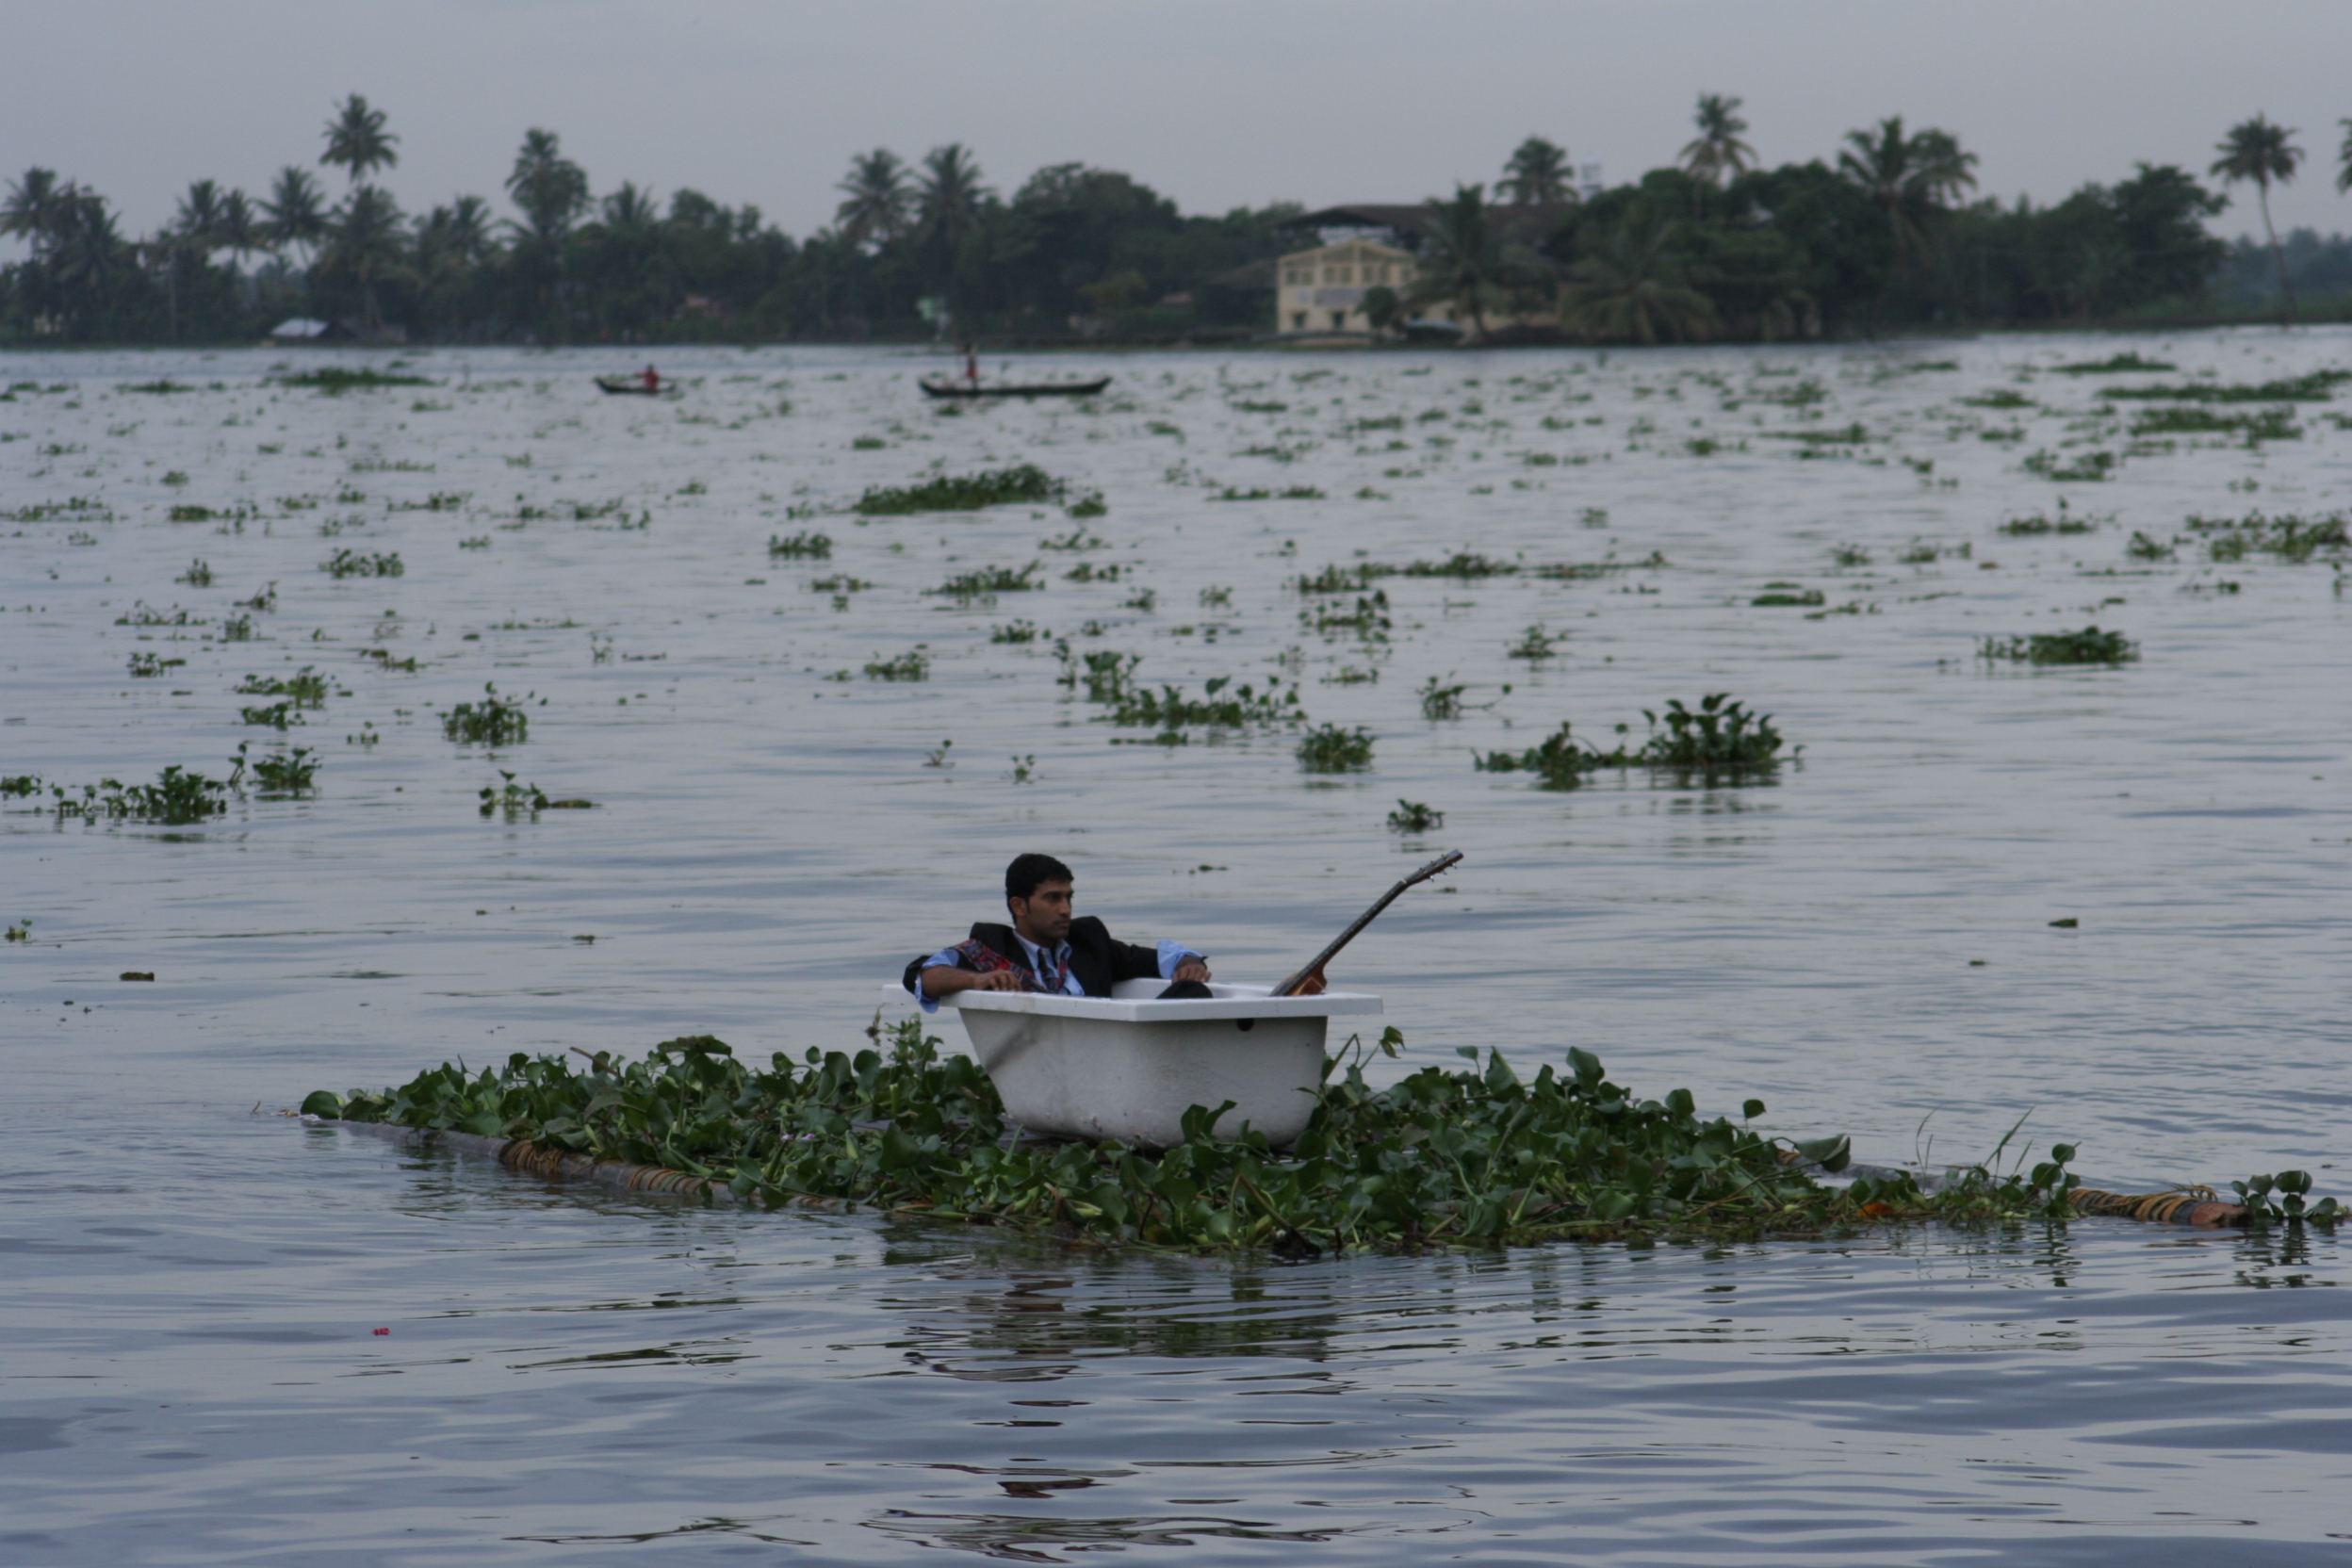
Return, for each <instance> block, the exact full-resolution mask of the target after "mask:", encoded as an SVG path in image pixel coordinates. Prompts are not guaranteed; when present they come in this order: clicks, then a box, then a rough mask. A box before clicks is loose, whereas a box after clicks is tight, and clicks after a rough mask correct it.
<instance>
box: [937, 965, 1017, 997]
mask: <svg viewBox="0 0 2352 1568" xmlns="http://www.w3.org/2000/svg"><path fill="white" fill-rule="evenodd" d="M1019 989H1021V976H1020V975H1018V974H1016V973H1014V972H1012V971H1011V970H1009V969H992V970H989V971H988V972H986V973H974V972H972V971H971V970H968V969H957V968H956V966H955V965H953V964H934V965H932V966H931V967H930V968H929V969H926V970H924V971H923V995H925V996H927V997H929V998H931V999H932V1000H933V1001H934V1002H937V1001H938V1000H939V999H940V998H941V997H948V996H954V995H955V994H956V992H957V991H1017V990H1019Z"/></svg>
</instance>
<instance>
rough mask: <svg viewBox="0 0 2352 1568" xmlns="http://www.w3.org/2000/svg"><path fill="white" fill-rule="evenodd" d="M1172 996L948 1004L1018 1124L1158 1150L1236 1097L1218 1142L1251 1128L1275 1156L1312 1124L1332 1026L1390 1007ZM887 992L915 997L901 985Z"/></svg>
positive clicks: (1255, 991) (1228, 995)
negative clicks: (1194, 1114) (1187, 1119)
mask: <svg viewBox="0 0 2352 1568" xmlns="http://www.w3.org/2000/svg"><path fill="white" fill-rule="evenodd" d="M1167 988H1168V982H1167V981H1165V980H1128V981H1122V982H1120V984H1119V986H1118V987H1117V988H1116V989H1115V991H1114V993H1113V994H1112V995H1110V996H1107V997H1098V996H1043V995H1038V994H1036V993H1034V992H1028V991H957V992H956V994H955V995H954V996H951V997H949V998H947V999H946V1000H945V1001H943V1002H942V1003H940V1004H939V1005H941V1006H943V1007H953V1008H955V1009H956V1012H957V1013H959V1014H961V1015H962V1017H963V1021H964V1031H965V1033H966V1034H968V1035H969V1036H970V1037H972V1054H973V1055H974V1056H975V1057H977V1058H978V1059H979V1062H980V1065H981V1066H982V1067H983V1068H985V1069H986V1070H988V1077H989V1079H990V1080H991V1081H993V1082H994V1083H995V1085H996V1092H997V1094H998V1095H999V1096H1000V1097H1001V1098H1002V1099H1003V1100H1004V1102H1005V1115H1006V1116H1007V1117H1008V1118H1009V1119H1012V1120H1013V1121H1015V1122H1018V1123H1019V1124H1020V1125H1021V1126H1022V1127H1024V1128H1026V1129H1028V1130H1029V1131H1031V1132H1037V1133H1053V1134H1057V1135H1061V1136H1063V1137H1073V1138H1117V1139H1119V1141H1120V1142H1121V1143H1132V1144H1136V1145H1140V1146H1142V1147H1145V1148H1151V1149H1165V1148H1168V1147H1169V1146H1170V1145H1173V1144H1177V1143H1181V1142H1183V1141H1184V1131H1183V1123H1184V1112H1185V1111H1186V1110H1188V1109H1190V1108H1191V1107H1192V1106H1194V1105H1205V1106H1209V1107H1211V1108H1215V1107H1216V1106H1217V1105H1220V1104H1222V1103H1225V1102H1226V1101H1228V1100H1230V1101H1232V1102H1233V1109H1232V1110H1230V1111H1227V1112H1226V1113H1225V1114H1224V1115H1223V1116H1221V1117H1219V1118H1218V1119H1217V1123H1216V1131H1217V1135H1218V1136H1220V1137H1231V1136H1233V1135H1234V1134H1236V1133H1238V1132H1239V1131H1240V1130H1241V1126H1242V1123H1243V1122H1245V1121H1246V1122H1248V1123H1249V1124H1250V1126H1251V1127H1253V1128H1255V1129H1256V1130H1257V1131H1259V1132H1261V1133H1264V1134H1265V1135H1266V1138H1267V1140H1268V1141H1269V1142H1271V1143H1272V1144H1274V1145H1275V1146H1276V1147H1277V1148H1281V1147H1283V1146H1285V1145H1287V1144H1289V1143H1290V1142H1291V1141H1292V1140H1293V1139H1295V1138H1296V1137H1298V1135H1299V1134H1300V1133H1301V1132H1302V1131H1304V1130H1305V1128H1306V1125H1307V1119H1308V1118H1309V1117H1310V1116H1312V1115H1314V1113H1315V1094H1316V1091H1317V1089H1318V1088H1319V1087H1320V1086H1321V1084H1322V1081H1323V1053H1324V1037H1325V1035H1326V1033H1327V1031H1328V1028H1329V1024H1330V1021H1331V1020H1332V1019H1334V1018H1354V1017H1367V1018H1368V1017H1371V1016H1374V1015H1377V1014H1378V1013H1379V1012H1380V998H1379V997H1377V996H1372V995H1369V994H1367V993H1365V992H1362V991H1325V992H1324V993H1323V994H1322V995H1321V996H1283V997H1275V996H1268V995H1267V994H1266V991H1267V990H1268V988H1267V987H1265V986H1223V985H1217V984H1212V985H1211V986H1210V987H1209V990H1210V992H1211V994H1210V995H1209V996H1208V997H1206V998H1204V999H1201V1000H1198V1001H1189V1002H1161V1001H1157V1000H1154V999H1155V998H1157V997H1158V995H1159V993H1160V992H1161V991H1163V990H1165V989H1167ZM885 990H886V991H887V992H888V993H889V994H890V995H892V996H895V997H897V998H898V999H900V1000H901V1001H904V1002H911V1001H912V1000H913V999H912V998H911V997H908V996H907V990H906V988H905V987H904V986H895V985H894V986H889V987H886V988H885Z"/></svg>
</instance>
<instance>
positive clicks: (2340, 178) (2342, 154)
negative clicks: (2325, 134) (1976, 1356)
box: [2336, 120, 2352, 196]
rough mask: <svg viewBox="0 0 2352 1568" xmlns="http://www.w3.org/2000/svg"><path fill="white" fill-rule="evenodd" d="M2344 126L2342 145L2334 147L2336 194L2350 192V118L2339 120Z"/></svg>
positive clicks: (2351, 175) (2351, 124)
mask: <svg viewBox="0 0 2352 1568" xmlns="http://www.w3.org/2000/svg"><path fill="white" fill-rule="evenodd" d="M2336 123H2337V124H2339V125H2342V126H2343V127H2344V145H2343V146H2342V147H2339V148H2338V149H2336V194H2337V195H2339V196H2342V195H2344V194H2347V193H2352V120H2339V121H2337V122H2336Z"/></svg>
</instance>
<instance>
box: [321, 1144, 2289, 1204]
mask: <svg viewBox="0 0 2352 1568" xmlns="http://www.w3.org/2000/svg"><path fill="white" fill-rule="evenodd" d="M302 1124H303V1125H304V1126H311V1127H345V1128H349V1129H350V1130H351V1131H352V1132H354V1133H371V1134H373V1135H376V1136H377V1137H380V1138H384V1139H387V1140H388V1141H390V1142H393V1143H397V1144H400V1145H402V1146H404V1147H407V1148H410V1149H418V1150H426V1149H446V1150H449V1152H452V1153H458V1154H472V1155H475V1156H477V1157H478V1158H482V1159H486V1160H495V1161H497V1162H498V1164H499V1165H502V1166H504V1167H506V1168H507V1169H509V1170H513V1171H518V1172H520V1173H522V1174H523V1175H526V1176H536V1177H539V1178H540V1179H541V1180H543V1181H550V1182H593V1183H595V1184H596V1185H598V1186H603V1187H611V1188H612V1189H613V1190H614V1191H616V1192H638V1193H648V1194H652V1195H655V1196H658V1197H663V1198H691V1199H694V1200H695V1201H699V1202H704V1203H722V1204H732V1203H741V1202H743V1200H742V1199H740V1198H738V1197H736V1196H735V1193H734V1191H733V1189H731V1188H729V1187H728V1186H727V1184H726V1183H725V1182H718V1181H713V1180H711V1178H710V1177H708V1176H696V1175H693V1174H691V1173H690V1172H687V1171H683V1170H671V1169H668V1168H665V1167H662V1166H658V1165H630V1164H629V1163H628V1162H626V1161H623V1160H599V1159H597V1158H596V1157H595V1156H593V1155H589V1154H575V1153H572V1152H570V1151H568V1150H563V1149H547V1148H543V1147H541V1146H540V1145H538V1144H535V1143H533V1142H531V1140H530V1139H529V1138H485V1137H482V1136H481V1135H479V1134H475V1133H458V1132H449V1131H446V1130H443V1129H440V1128H433V1127H400V1126H396V1125H394V1124H393V1123H391V1122H388V1121H342V1120H338V1119H334V1118H331V1117H318V1116H306V1117H303V1118H302ZM876 1125H878V1124H876ZM859 1130H860V1131H872V1130H874V1128H872V1127H866V1126H861V1127H860V1128H859ZM1015 1136H1019V1135H1015ZM1008 1141H1010V1140H1009V1139H1008ZM1850 1169H1853V1170H1854V1171H1855V1172H1857V1173H1858V1174H1861V1175H1866V1176H1868V1175H1875V1176H1891V1175H1895V1174H1897V1172H1896V1171H1895V1170H1894V1169H1893V1168H1891V1167H1886V1168H1882V1167H1877V1166H1854V1167H1850ZM1933 1180H1935V1178H1933V1177H1930V1178H1928V1179H1926V1180H1923V1181H1922V1182H1921V1183H1920V1185H1921V1186H1922V1187H1925V1186H1927V1185H1928V1184H1929V1182H1931V1181H1933ZM803 1201H805V1202H807V1203H808V1204H809V1205H810V1206H811V1207H817V1208H829V1207H832V1206H834V1205H835V1204H837V1203H839V1202H841V1201H840V1200H838V1199H828V1198H809V1199H805V1200H803ZM2067 1201H2069V1202H2071V1203H2072V1204H2073V1205H2074V1206H2075V1208H2076V1209H2078V1210H2080V1211H2081V1212H2082V1213H2083V1214H2085V1215H2094V1216H2101V1217H2109V1218H2115V1219H2139V1220H2147V1221H2149V1222H2152V1223H2155V1224H2160V1225H2162V1224H2171V1225H2192V1226H2196V1227H2197V1228H2198V1229H2200V1230H2215V1229H2219V1228H2222V1227H2225V1226H2235V1225H2244V1224H2245V1223H2246V1208H2245V1205H2243V1204H2239V1203H2231V1202H2229V1201H2226V1200H2223V1199H2221V1198H2218V1197H2216V1196H2214V1193H2213V1188H2211V1187H2202V1186H2190V1187H2175V1188H2173V1189H2171V1190H2169V1191H2166V1192H2151V1193H2136V1194H2135V1193H2126V1192H2107V1191H2104V1190H2102V1189H2100V1188H2099V1187H2077V1188H2075V1189H2074V1190H2073V1191H2072V1192H2071V1193H2069V1194H2068V1195H2067ZM844 1206H846V1205H844ZM885 1212H890V1213H902V1212H903V1213H907V1214H919V1213H921V1212H922V1211H920V1210H914V1209H909V1210H903V1211H901V1210H890V1211H885Z"/></svg>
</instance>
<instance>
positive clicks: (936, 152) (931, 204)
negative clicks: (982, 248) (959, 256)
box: [915, 141, 991, 252]
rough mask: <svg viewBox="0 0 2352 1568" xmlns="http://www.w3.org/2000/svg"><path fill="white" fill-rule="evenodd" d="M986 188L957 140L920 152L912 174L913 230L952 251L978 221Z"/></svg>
mask: <svg viewBox="0 0 2352 1568" xmlns="http://www.w3.org/2000/svg"><path fill="white" fill-rule="evenodd" d="M990 194H991V193H990V191H989V190H988V187H987V186H985V185H982V184H981V183H980V165H979V164H978V163H976V162H975V161H973V159H972V155H971V154H970V153H969V152H967V151H965V149H964V144H963V143H962V142H960V141H951V142H949V143H948V144H947V145H946V146H944V147H934V148H932V149H931V151H929V152H928V153H925V154H924V155H923V169H922V172H920V173H918V174H917V175H916V176H915V232H916V234H917V235H918V236H920V237H922V238H923V240H924V241H925V242H926V243H929V244H935V245H937V246H939V248H940V249H942V250H945V251H950V252H952V251H954V250H955V249H956V246H958V245H960V244H962V243H963V241H964V237H965V236H966V235H968V234H970V233H972V230H973V229H975V228H977V227H978V226H979V224H980V208H981V206H982V204H985V203H986V202H987V201H988V197H989V195H990Z"/></svg>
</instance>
